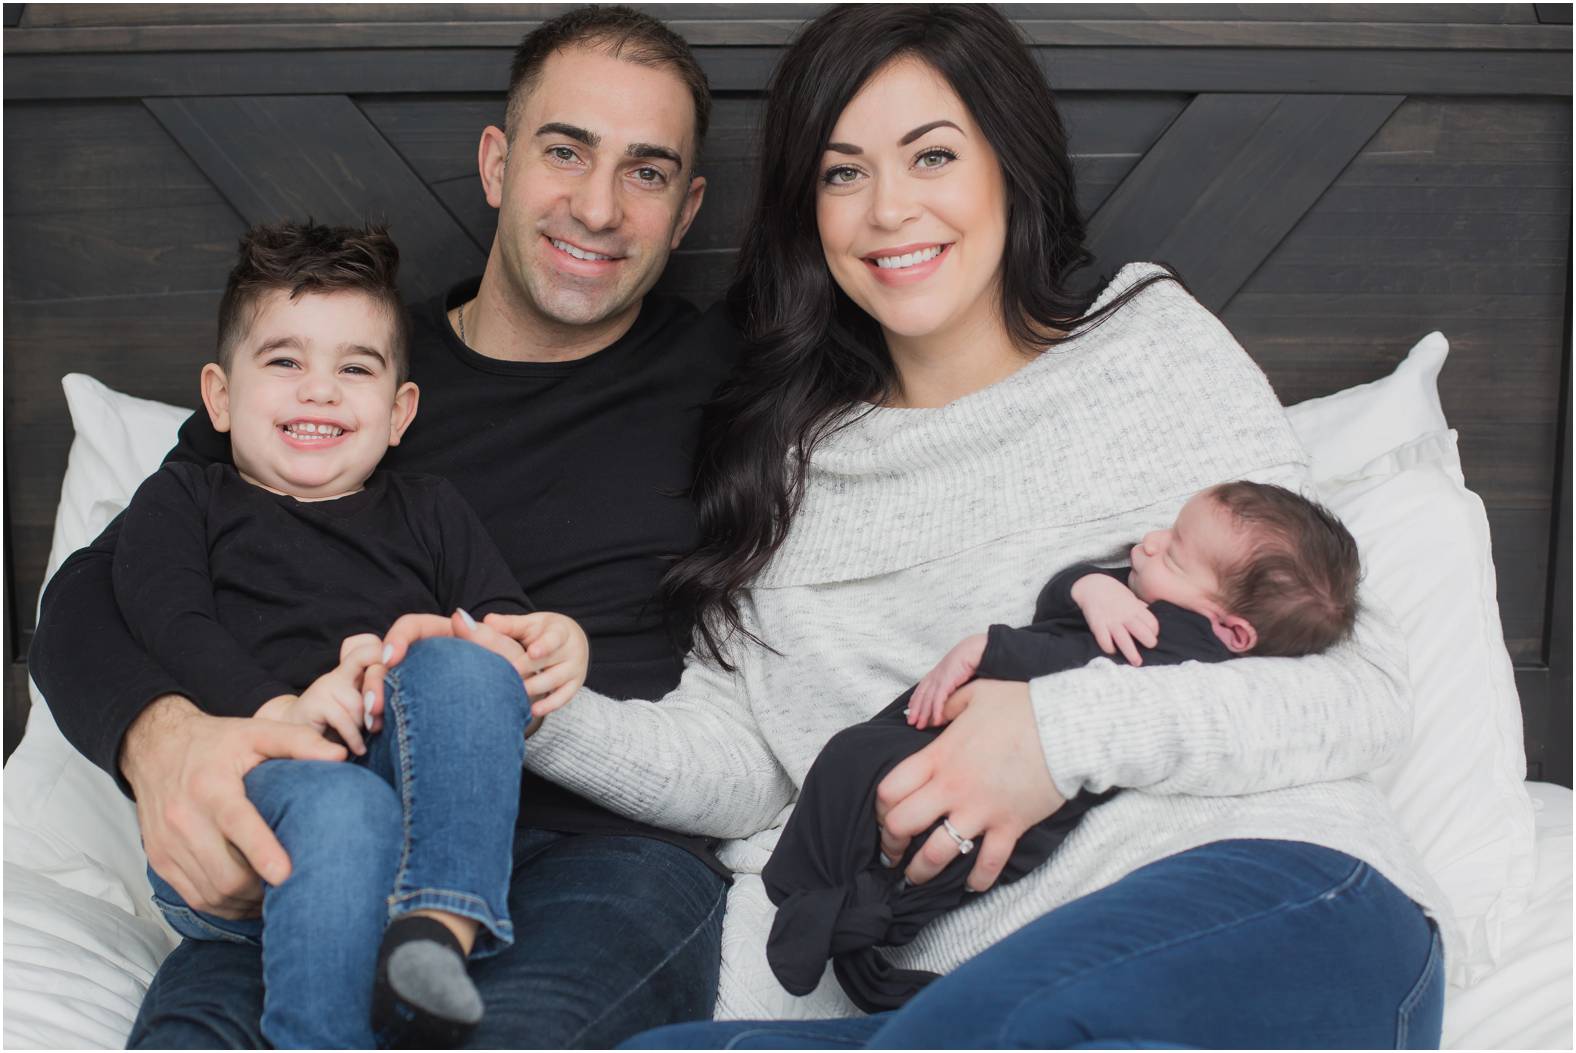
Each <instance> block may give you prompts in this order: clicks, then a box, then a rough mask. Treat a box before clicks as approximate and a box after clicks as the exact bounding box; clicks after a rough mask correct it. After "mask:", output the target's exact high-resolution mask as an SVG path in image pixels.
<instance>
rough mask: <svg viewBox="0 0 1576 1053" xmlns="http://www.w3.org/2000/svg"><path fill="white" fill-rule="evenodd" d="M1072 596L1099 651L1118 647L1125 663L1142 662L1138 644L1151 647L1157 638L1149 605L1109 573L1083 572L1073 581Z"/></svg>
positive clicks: (1156, 622)
mask: <svg viewBox="0 0 1576 1053" xmlns="http://www.w3.org/2000/svg"><path fill="white" fill-rule="evenodd" d="M1072 596H1073V602H1074V603H1076V604H1077V605H1078V609H1079V610H1081V611H1083V616H1084V621H1086V622H1088V623H1089V630H1090V631H1091V632H1092V633H1094V640H1095V643H1097V644H1099V645H1100V650H1102V651H1104V652H1105V653H1106V654H1115V653H1116V652H1117V651H1118V650H1120V651H1121V652H1122V654H1123V656H1125V657H1126V658H1127V664H1128V665H1143V664H1144V659H1143V656H1142V655H1140V654H1139V653H1138V644H1140V643H1141V644H1143V645H1144V646H1145V647H1153V646H1155V644H1156V643H1157V642H1159V640H1160V622H1159V620H1158V619H1156V618H1155V614H1154V612H1153V611H1151V610H1150V609H1149V604H1147V603H1145V602H1144V601H1143V600H1141V599H1139V598H1138V597H1137V596H1135V595H1134V594H1133V590H1132V589H1129V588H1128V587H1127V586H1126V585H1123V584H1122V583H1121V582H1119V581H1117V580H1116V579H1115V578H1113V577H1111V576H1110V575H1109V574H1085V575H1084V576H1083V577H1081V578H1079V579H1078V580H1077V581H1075V582H1073V587H1072ZM1135 640H1136V641H1137V643H1134V641H1135Z"/></svg>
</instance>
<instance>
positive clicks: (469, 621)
mask: <svg viewBox="0 0 1576 1053" xmlns="http://www.w3.org/2000/svg"><path fill="white" fill-rule="evenodd" d="M455 613H456V614H458V615H459V616H460V621H462V622H464V623H465V627H466V628H467V629H474V628H476V619H475V618H472V617H471V614H470V612H469V611H467V610H466V609H465V608H464V607H457V608H455Z"/></svg>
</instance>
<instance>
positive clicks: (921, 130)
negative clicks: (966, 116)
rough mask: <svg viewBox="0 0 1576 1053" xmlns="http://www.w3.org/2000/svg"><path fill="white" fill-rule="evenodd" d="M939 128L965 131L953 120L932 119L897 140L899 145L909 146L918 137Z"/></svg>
mask: <svg viewBox="0 0 1576 1053" xmlns="http://www.w3.org/2000/svg"><path fill="white" fill-rule="evenodd" d="M937 128H952V129H955V130H956V131H959V132H961V131H963V129H962V128H959V127H958V126H957V125H955V124H953V123H952V122H951V121H946V120H942V121H931V122H930V123H929V124H922V125H920V126H919V127H918V128H915V129H914V130H913V131H911V132H909V133H908V134H907V135H905V136H903V138H901V139H899V140H898V141H897V144H898V145H899V146H907V145H908V144H909V143H911V142H913V141H914V140H915V139H918V138H919V137H920V136H921V135H924V134H925V133H926V132H930V131H934V130H936V129H937Z"/></svg>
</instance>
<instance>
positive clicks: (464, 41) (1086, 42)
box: [5, 8, 1571, 55]
mask: <svg viewBox="0 0 1576 1053" xmlns="http://www.w3.org/2000/svg"><path fill="white" fill-rule="evenodd" d="M291 10H292V9H291V8H284V9H283V10H282V11H280V12H276V13H273V14H272V16H271V17H264V16H259V17H258V19H257V20H256V21H252V22H246V23H237V22H228V21H227V22H222V23H196V24H194V23H186V24H167V25H157V26H150V25H104V26H84V27H74V28H43V27H40V26H37V25H36V24H35V25H32V26H28V27H26V28H25V29H23V30H21V31H18V32H16V33H14V34H7V36H6V41H5V52H6V54H8V55H24V54H64V53H92V52H125V53H137V52H171V51H251V50H265V49H286V48H300V47H334V48H370V49H377V48H410V47H432V48H454V47H463V48H474V47H496V46H498V44H499V43H500V42H503V41H508V42H510V43H511V44H512V43H515V42H518V41H519V39H520V38H521V37H522V36H524V34H526V33H528V32H530V31H531V30H532V29H535V28H536V27H537V26H539V25H541V22H540V21H535V20H505V19H496V20H490V21H468V20H466V21H461V20H455V19H449V18H433V19H417V18H412V19H410V20H409V21H401V22H385V21H368V20H365V19H363V18H359V17H358V18H353V19H350V20H348V21H344V22H333V23H322V22H302V21H296V20H295V19H294V18H293V17H292V16H291V15H290V11H291ZM806 17H808V16H800V17H789V18H777V19H768V18H737V17H735V18H729V19H722V18H714V19H706V20H695V19H681V18H673V17H669V18H668V19H667V23H668V25H669V27H670V28H672V29H673V31H674V32H676V33H678V34H679V35H680V36H682V37H684V39H685V40H687V41H689V43H690V44H691V45H693V46H695V47H697V48H700V47H707V46H718V45H733V46H739V45H745V46H756V45H770V46H775V47H782V46H785V45H786V44H788V42H789V41H791V40H792V39H793V38H794V36H795V35H796V34H797V33H798V32H799V30H800V28H802V27H803V25H804V22H805V18H806ZM1018 28H1019V30H1020V32H1021V33H1022V34H1023V36H1024V37H1025V39H1027V40H1028V41H1030V42H1031V43H1033V44H1036V45H1042V46H1054V47H1128V48H1139V47H1142V48H1148V47H1187V46H1194V45H1197V46H1208V47H1217V48H1220V47H1224V48H1290V47H1295V48H1330V49H1335V48H1395V49H1399V48H1406V49H1428V50H1444V51H1463V50H1472V51H1498V50H1517V51H1528V50H1545V51H1561V50H1568V49H1569V48H1570V46H1571V30H1570V28H1569V27H1568V26H1560V25H1538V24H1533V25H1515V26H1504V25H1470V24H1468V25H1462V24H1457V23H1450V22H1439V23H1417V22H1413V23H1406V22H1256V21H1243V20H1232V21H1208V22H1206V21H1198V20H1185V19H1165V20H1153V21H1136V20H1131V19H1126V20H1124V19H1110V20H1102V19H1077V20H1046V19H1031V20H1024V19H1021V18H1020V19H1018Z"/></svg>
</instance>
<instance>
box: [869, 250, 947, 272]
mask: <svg viewBox="0 0 1576 1053" xmlns="http://www.w3.org/2000/svg"><path fill="white" fill-rule="evenodd" d="M940 255H941V246H940V245H932V246H931V247H930V248H928V249H920V250H919V251H918V252H905V253H904V254H903V255H901V256H877V257H876V266H877V267H880V268H881V269H882V270H884V271H895V270H901V269H903V268H904V267H913V266H915V265H916V264H920V263H928V262H930V261H931V260H933V259H935V258H936V257H937V256H940Z"/></svg>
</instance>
